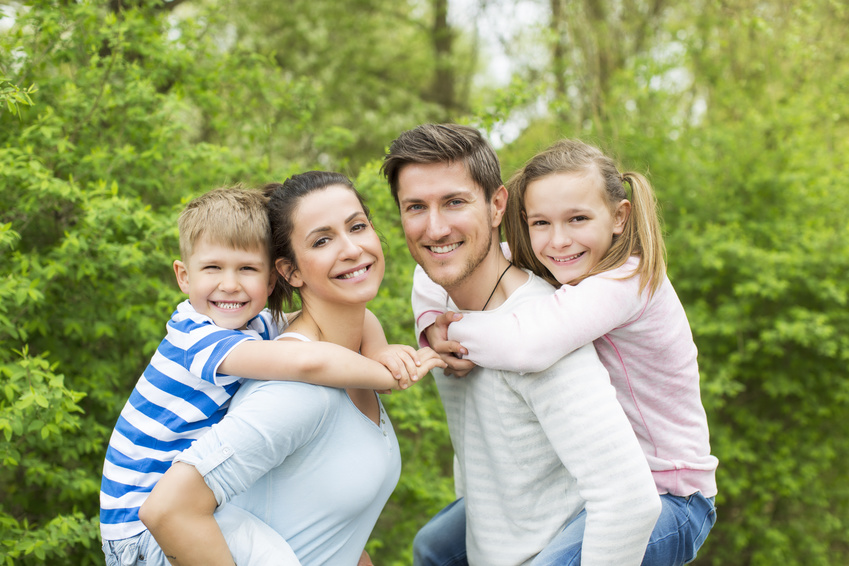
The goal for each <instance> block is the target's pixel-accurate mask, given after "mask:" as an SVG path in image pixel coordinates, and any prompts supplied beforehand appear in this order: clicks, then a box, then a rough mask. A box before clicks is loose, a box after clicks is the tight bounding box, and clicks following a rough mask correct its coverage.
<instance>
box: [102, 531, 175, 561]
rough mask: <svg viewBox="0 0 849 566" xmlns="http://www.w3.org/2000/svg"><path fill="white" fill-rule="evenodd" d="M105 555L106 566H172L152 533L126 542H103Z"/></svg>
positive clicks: (140, 535) (145, 533)
mask: <svg viewBox="0 0 849 566" xmlns="http://www.w3.org/2000/svg"><path fill="white" fill-rule="evenodd" d="M103 554H104V555H105V556H106V566H170V564H169V563H168V560H167V559H166V558H165V555H164V554H163V553H162V549H160V548H159V545H158V544H156V541H155V540H154V539H153V537H152V536H150V531H144V532H143V533H141V534H138V535H136V536H134V537H130V538H126V539H124V540H107V541H103Z"/></svg>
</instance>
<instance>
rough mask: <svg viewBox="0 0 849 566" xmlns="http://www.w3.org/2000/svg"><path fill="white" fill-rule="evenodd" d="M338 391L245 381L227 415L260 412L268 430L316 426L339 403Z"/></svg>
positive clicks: (284, 383) (307, 384) (314, 386)
mask: <svg viewBox="0 0 849 566" xmlns="http://www.w3.org/2000/svg"><path fill="white" fill-rule="evenodd" d="M339 391H341V390H335V389H333V388H330V387H322V386H320V385H312V384H309V383H300V382H296V381H260V380H254V379H248V380H245V383H244V384H243V385H242V386H241V387H240V388H239V390H238V391H237V392H236V394H235V395H234V396H233V400H232V401H231V403H230V408H229V409H228V414H230V413H232V414H235V415H239V414H246V413H261V414H262V415H263V420H264V422H265V423H266V424H267V425H268V428H270V429H274V427H284V426H285V427H291V426H297V425H298V424H300V425H304V426H306V425H309V426H317V425H318V424H319V423H320V422H321V421H322V420H323V419H324V417H325V415H326V414H327V413H328V411H331V410H333V409H334V408H335V407H336V406H337V405H338V403H339V399H338V397H339V394H338V392H339Z"/></svg>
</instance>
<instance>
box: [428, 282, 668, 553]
mask: <svg viewBox="0 0 849 566" xmlns="http://www.w3.org/2000/svg"><path fill="white" fill-rule="evenodd" d="M552 292H553V289H552V288H551V286H550V285H548V284H547V283H545V282H544V281H543V280H541V279H539V278H537V277H535V276H530V277H529V279H528V282H527V283H525V284H524V285H523V286H522V287H520V288H519V289H518V290H516V291H515V292H514V293H513V294H512V295H511V296H510V297H509V298H508V299H507V301H506V302H505V303H504V304H502V305H501V306H499V307H498V308H497V309H495V310H494V311H492V312H499V313H507V312H510V311H511V310H513V309H514V308H517V307H518V306H519V305H520V304H522V303H523V302H524V301H529V300H539V299H541V298H542V297H545V296H548V295H551V294H552ZM448 306H449V308H452V310H456V307H454V305H452V304H450V303H449V305H448ZM434 375H435V376H436V383H437V386H438V387H439V392H440V395H441V397H442V401H443V404H444V406H445V412H446V415H447V418H448V427H449V431H450V434H451V441H452V443H453V445H454V450H455V453H456V457H457V460H456V463H457V466H458V467H459V470H458V471H459V473H458V474H457V475H456V477H455V482H457V486H456V488H457V491H458V493H460V494H462V495H464V496H465V501H466V523H467V529H466V549H467V553H468V559H469V563H470V564H471V565H472V566H516V565H520V564H526V563H528V562H529V561H530V560H531V559H532V558H533V557H534V556H535V555H536V554H537V553H538V552H540V551H541V550H542V549H543V548H544V547H545V546H546V545H547V544H548V543H549V542H550V541H551V540H552V538H553V537H554V536H555V535H556V534H557V533H559V532H560V530H562V529H563V527H564V526H565V525H566V524H567V523H569V522H570V521H571V520H572V519H574V518H575V516H576V515H577V514H578V513H579V512H580V511H581V510H582V509H584V508H586V510H587V523H586V530H585V532H584V540H583V550H582V564H584V566H592V565H598V564H604V565H610V566H613V565H616V566H625V565H629V564H634V565H636V564H639V563H640V562H641V560H642V557H643V553H644V552H645V547H646V544H647V542H648V538H649V535H650V534H651V531H652V528H653V527H654V523H655V521H656V519H657V516H658V514H659V513H660V500H659V498H658V495H657V492H656V490H655V488H654V484H653V482H652V478H651V474H650V471H649V469H648V466H647V464H646V461H645V458H644V457H643V455H642V452H641V450H640V447H639V444H638V443H637V440H636V438H635V436H634V433H633V431H632V429H631V426H630V424H629V423H628V420H627V419H626V417H625V414H624V413H623V411H622V407H621V406H620V405H619V403H618V402H617V401H616V395H615V391H614V389H613V387H612V386H611V385H610V381H609V378H608V376H607V372H606V371H605V369H604V367H603V366H602V365H601V363H600V362H599V360H598V356H597V355H596V353H595V350H594V349H593V348H592V346H587V347H584V348H580V349H578V350H577V351H575V352H574V353H572V354H570V355H568V356H565V357H563V358H562V359H561V360H559V361H557V362H556V363H555V364H554V365H553V366H551V367H550V368H548V369H545V370H544V371H542V372H540V373H538V374H535V375H532V376H522V375H519V374H518V373H515V372H509V371H499V370H491V369H486V368H480V367H479V368H477V369H475V370H473V371H472V372H471V373H470V374H469V375H468V376H466V377H465V378H463V379H456V378H454V377H450V376H445V375H444V374H443V373H442V372H441V371H434Z"/></svg>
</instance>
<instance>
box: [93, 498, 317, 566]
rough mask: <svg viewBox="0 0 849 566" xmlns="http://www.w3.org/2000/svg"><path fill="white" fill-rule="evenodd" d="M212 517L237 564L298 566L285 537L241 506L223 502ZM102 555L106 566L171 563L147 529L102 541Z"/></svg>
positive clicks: (162, 564) (153, 565) (167, 564)
mask: <svg viewBox="0 0 849 566" xmlns="http://www.w3.org/2000/svg"><path fill="white" fill-rule="evenodd" d="M215 520H216V521H218V526H219V527H220V528H221V532H222V533H223V534H224V539H225V540H226V541H227V546H229V547H230V553H231V554H232V555H233V560H234V561H235V562H236V564H237V566H242V565H245V566H247V565H250V566H254V565H256V566H300V564H301V563H300V561H299V560H298V558H297V557H296V556H295V553H294V552H292V549H291V548H290V547H289V545H288V544H287V543H286V540H285V539H284V538H283V537H282V536H280V535H279V534H278V533H277V531H275V530H274V529H272V528H271V527H269V526H268V525H267V524H265V523H264V522H262V521H260V520H259V518H257V517H256V516H255V515H253V514H251V513H248V512H247V511H245V510H244V509H241V508H239V507H236V506H235V505H228V504H226V503H225V504H224V505H222V506H221V507H219V508H218V509H217V510H216V511H215ZM103 554H104V555H105V556H106V566H170V564H169V562H168V560H167V559H166V558H165V555H164V554H163V552H162V549H161V548H159V545H158V544H157V543H156V540H154V538H153V537H152V536H151V534H150V531H144V532H143V533H141V534H138V535H136V536H134V537H130V538H127V539H123V540H111V541H110V540H107V541H104V542H103Z"/></svg>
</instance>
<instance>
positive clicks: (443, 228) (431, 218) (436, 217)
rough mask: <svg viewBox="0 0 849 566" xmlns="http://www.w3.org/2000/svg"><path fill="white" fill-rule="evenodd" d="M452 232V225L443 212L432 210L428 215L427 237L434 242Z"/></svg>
mask: <svg viewBox="0 0 849 566" xmlns="http://www.w3.org/2000/svg"><path fill="white" fill-rule="evenodd" d="M450 233H451V226H449V225H448V223H447V222H446V221H445V218H444V217H443V214H442V212H440V211H439V210H432V211H431V212H430V214H428V217H427V232H426V236H427V238H428V239H429V240H431V241H433V242H438V241H439V240H441V239H442V238H445V237H446V236H448V234H450Z"/></svg>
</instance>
